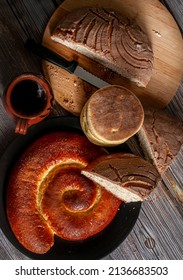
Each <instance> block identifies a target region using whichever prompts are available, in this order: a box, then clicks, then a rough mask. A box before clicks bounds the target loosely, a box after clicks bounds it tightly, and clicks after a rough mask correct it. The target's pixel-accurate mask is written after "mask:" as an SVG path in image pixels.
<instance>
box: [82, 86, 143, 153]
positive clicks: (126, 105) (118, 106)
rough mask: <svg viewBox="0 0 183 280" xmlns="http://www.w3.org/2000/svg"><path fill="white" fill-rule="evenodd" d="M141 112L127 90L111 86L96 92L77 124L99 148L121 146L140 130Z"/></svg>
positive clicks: (139, 106)
mask: <svg viewBox="0 0 183 280" xmlns="http://www.w3.org/2000/svg"><path fill="white" fill-rule="evenodd" d="M143 121H144V111H143V107H142V105H141V103H140V101H139V99H138V98H137V97H136V96H135V94H133V93H132V92H131V91H130V90H128V89H126V88H124V87H122V86H118V85H114V86H107V87H104V88H101V89H99V90H97V91H96V92H95V93H94V94H92V96H91V97H90V98H89V100H88V101H87V102H86V103H85V105H84V107H83V109H82V112H81V115H80V123H81V126H82V129H83V131H84V133H85V135H86V136H87V137H88V139H89V140H90V141H91V142H92V143H94V144H96V145H100V146H106V147H107V146H116V145H119V144H122V143H124V142H125V141H126V140H128V139H129V138H130V137H131V136H133V135H134V134H136V133H137V132H138V131H139V130H140V128H141V127H142V124H143Z"/></svg>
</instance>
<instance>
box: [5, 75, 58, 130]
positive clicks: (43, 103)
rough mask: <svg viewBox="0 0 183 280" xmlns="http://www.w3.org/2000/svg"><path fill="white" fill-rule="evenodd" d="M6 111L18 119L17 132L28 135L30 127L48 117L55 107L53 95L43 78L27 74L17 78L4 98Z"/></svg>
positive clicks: (8, 88)
mask: <svg viewBox="0 0 183 280" xmlns="http://www.w3.org/2000/svg"><path fill="white" fill-rule="evenodd" d="M3 101H4V106H5V109H6V111H7V112H8V113H9V114H10V115H11V116H12V117H13V118H15V119H16V128H15V132H16V133H20V134H26V132H27V129H28V127H30V126H31V125H33V124H36V123H38V122H40V121H42V120H43V119H44V118H45V117H47V116H48V115H49V113H50V111H51V109H52V107H53V102H54V98H53V93H52V89H51V87H50V85H49V83H48V82H47V81H46V80H45V79H44V78H43V77H42V76H41V75H35V74H31V73H25V74H22V75H20V76H18V77H16V78H15V79H14V80H13V81H12V82H11V83H10V84H9V86H8V87H7V89H6V91H5V92H4V96H3Z"/></svg>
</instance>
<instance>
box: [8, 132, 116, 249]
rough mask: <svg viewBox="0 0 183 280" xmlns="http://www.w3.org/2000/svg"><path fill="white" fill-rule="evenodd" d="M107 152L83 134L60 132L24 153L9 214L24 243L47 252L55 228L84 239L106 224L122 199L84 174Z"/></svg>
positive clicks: (13, 180)
mask: <svg viewBox="0 0 183 280" xmlns="http://www.w3.org/2000/svg"><path fill="white" fill-rule="evenodd" d="M102 154H105V152H104V150H103V149H102V148H99V147H97V146H95V145H93V144H92V143H90V142H89V141H88V140H87V138H86V137H85V136H83V135H80V134H78V133H72V132H55V133H50V134H47V135H45V136H42V137H41V138H39V139H37V140H36V141H35V142H33V143H32V144H31V145H30V146H29V147H28V148H27V150H26V151H25V152H24V153H23V154H22V155H21V157H20V158H19V160H18V161H17V162H16V164H15V166H14V168H13V170H12V173H11V176H10V180H9V183H8V191H7V215H8V219H9V222H10V226H11V228H12V231H13V232H14V234H15V236H16V238H17V239H18V241H19V242H20V243H21V244H22V245H23V246H24V247H25V248H27V249H28V250H30V251H32V252H34V253H38V254H43V253H45V252H47V251H48V250H49V249H50V248H51V246H53V243H54V234H57V235H58V236H60V237H62V238H64V239H69V240H82V239H85V238H87V237H89V236H91V235H93V234H95V233H97V232H98V231H100V230H102V229H103V228H105V227H106V226H107V224H108V223H109V222H110V221H111V219H112V218H113V217H114V216H115V214H116V212H117V210H118V207H119V204H120V202H119V200H117V199H114V197H113V196H112V195H108V193H107V194H106V193H105V192H104V191H103V190H102V191H101V190H100V188H99V187H98V186H97V185H94V184H91V182H90V181H89V180H88V179H86V178H85V177H84V176H82V175H81V174H80V171H81V169H82V168H84V167H86V166H87V164H88V163H89V162H91V161H92V160H94V159H95V158H97V157H98V156H100V155H102ZM106 200H107V201H108V203H109V204H111V209H110V211H109V209H108V207H105V204H106Z"/></svg>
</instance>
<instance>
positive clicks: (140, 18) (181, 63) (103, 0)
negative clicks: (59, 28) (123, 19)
mask: <svg viewBox="0 0 183 280" xmlns="http://www.w3.org/2000/svg"><path fill="white" fill-rule="evenodd" d="M84 6H88V7H89V6H90V7H92V6H95V7H104V8H113V9H117V10H118V11H121V13H122V14H123V15H125V16H127V17H129V18H132V19H134V20H135V21H136V22H137V24H139V26H140V27H141V28H142V29H143V30H144V31H145V32H146V33H147V35H148V37H149V40H150V42H151V45H152V48H153V52H154V66H153V74H152V78H151V81H150V82H149V84H148V86H147V87H146V88H139V87H137V86H136V85H134V84H133V83H131V82H129V81H128V80H126V79H124V78H122V77H121V76H120V75H118V74H116V73H114V72H112V71H111V70H109V69H106V68H105V67H103V66H101V65H99V64H98V63H96V62H94V61H92V60H91V59H89V58H87V57H85V56H84V55H82V54H79V53H77V52H75V51H73V50H71V49H69V48H67V47H65V46H63V45H61V44H59V43H56V42H54V41H53V40H51V37H50V36H51V32H52V30H53V29H54V27H55V26H56V24H57V22H58V21H59V19H60V18H61V17H62V16H63V15H64V14H66V13H68V12H69V11H71V10H73V9H76V8H79V7H84ZM43 45H45V46H47V47H49V48H51V49H52V50H53V51H55V52H57V53H58V54H60V55H62V56H64V57H65V58H66V59H68V60H72V59H75V60H77V61H78V63H79V65H81V66H82V67H83V68H85V69H86V70H89V71H90V72H92V73H93V74H95V75H98V76H100V77H101V78H103V79H104V80H106V81H108V82H110V83H111V84H118V85H122V86H125V87H127V88H129V89H130V90H132V91H133V92H134V93H135V94H136V95H137V96H138V97H139V98H140V100H141V102H142V103H143V104H146V103H154V104H156V105H157V106H158V107H165V106H166V105H167V104H168V103H169V102H170V100H171V99H172V98H173V96H174V95H175V93H176V90H177V88H178V86H179V84H180V81H181V79H182V76H183V40H182V36H181V32H180V30H179V28H178V26H177V24H176V22H175V20H174V19H173V17H172V15H171V14H170V13H169V12H168V10H167V9H166V8H165V7H164V6H163V5H162V4H161V3H160V2H159V1H158V0H138V1H137V0H113V1H111V0H100V1H98V0H87V1H85V0H65V1H64V2H63V4H62V5H61V6H60V7H59V8H58V9H57V10H56V11H55V12H54V14H53V15H52V17H51V19H50V20H49V22H48V24H47V26H46V29H45V32H44V35H43ZM43 71H44V74H45V76H46V77H47V79H48V80H49V81H50V83H51V85H52V88H53V92H54V95H55V99H56V100H57V102H58V103H59V104H60V105H61V106H62V107H63V108H65V109H66V110H68V111H69V112H71V113H73V114H75V115H79V114H80V111H81V109H82V107H83V105H84V103H85V102H86V100H87V99H88V97H89V96H90V95H91V94H92V93H93V92H94V91H95V90H96V88H95V87H92V86H90V85H89V84H87V83H85V82H83V81H82V80H81V79H79V78H77V77H76V76H75V75H70V74H69V73H67V72H66V71H64V70H62V69H61V68H59V67H57V66H54V65H53V64H50V63H48V62H46V61H43Z"/></svg>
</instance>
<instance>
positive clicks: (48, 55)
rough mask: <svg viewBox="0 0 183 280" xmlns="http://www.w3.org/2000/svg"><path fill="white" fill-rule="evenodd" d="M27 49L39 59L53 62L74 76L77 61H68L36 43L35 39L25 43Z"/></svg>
mask: <svg viewBox="0 0 183 280" xmlns="http://www.w3.org/2000/svg"><path fill="white" fill-rule="evenodd" d="M25 47H26V49H28V50H29V51H31V52H32V53H33V54H35V55H37V56H38V57H39V58H41V59H44V60H47V61H48V62H51V63H53V64H55V65H57V66H59V67H61V68H63V69H64V70H66V71H67V72H69V73H71V74H73V73H74V71H75V69H76V67H77V65H78V63H77V61H74V60H72V61H68V60H66V59H65V58H63V57H62V56H60V55H58V54H57V53H55V52H53V51H52V50H50V49H48V48H47V47H44V46H43V45H41V44H38V43H36V42H35V41H34V40H33V39H28V40H27V41H26V43H25Z"/></svg>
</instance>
